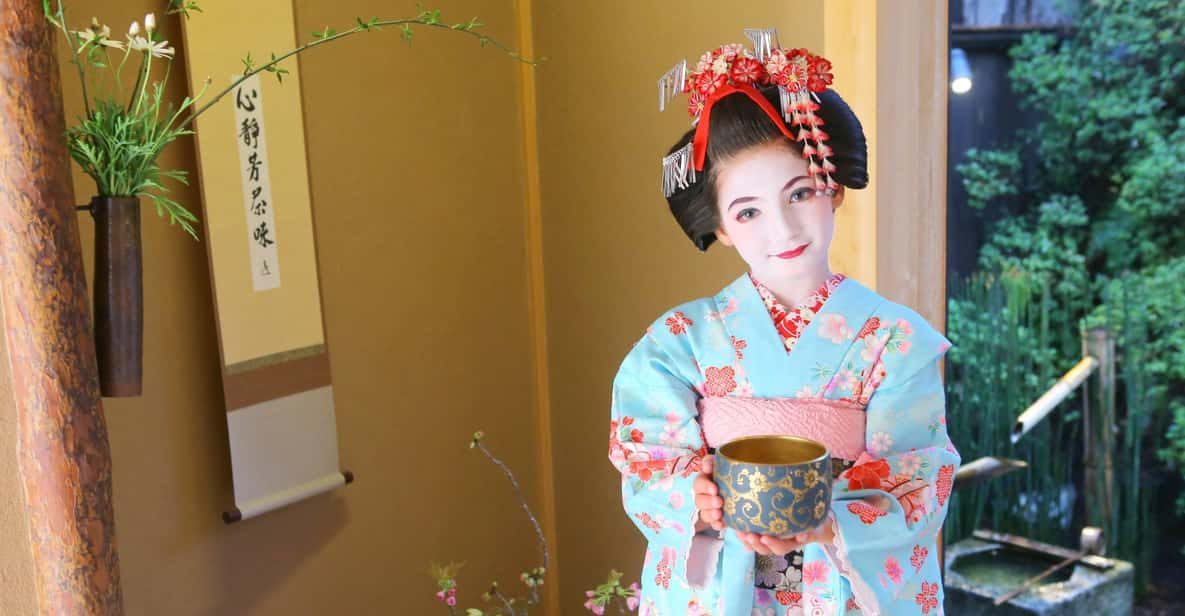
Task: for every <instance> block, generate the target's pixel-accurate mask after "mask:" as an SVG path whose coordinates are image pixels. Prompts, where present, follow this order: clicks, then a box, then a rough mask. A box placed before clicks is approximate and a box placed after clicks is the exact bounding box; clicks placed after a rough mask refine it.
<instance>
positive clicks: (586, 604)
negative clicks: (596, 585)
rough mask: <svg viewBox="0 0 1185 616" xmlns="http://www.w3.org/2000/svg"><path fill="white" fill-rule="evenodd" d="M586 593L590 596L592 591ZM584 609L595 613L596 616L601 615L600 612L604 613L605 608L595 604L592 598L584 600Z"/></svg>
mask: <svg viewBox="0 0 1185 616" xmlns="http://www.w3.org/2000/svg"><path fill="white" fill-rule="evenodd" d="M588 594H589V595H590V596H591V595H592V592H589V593H588ZM584 609H586V610H588V611H590V612H592V613H594V614H596V615H597V616H601V614H604V613H605V608H603V607H601V606H599V605H597V604H596V603H595V602H593V600H592V599H589V600H588V601H585V602H584Z"/></svg>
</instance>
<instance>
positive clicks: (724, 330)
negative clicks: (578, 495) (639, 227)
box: [609, 275, 959, 616]
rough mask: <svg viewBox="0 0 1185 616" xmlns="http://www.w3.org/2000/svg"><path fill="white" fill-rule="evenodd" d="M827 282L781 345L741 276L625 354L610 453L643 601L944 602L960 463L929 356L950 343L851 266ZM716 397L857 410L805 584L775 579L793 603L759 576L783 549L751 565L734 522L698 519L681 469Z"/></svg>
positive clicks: (764, 609) (764, 611)
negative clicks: (794, 591)
mask: <svg viewBox="0 0 1185 616" xmlns="http://www.w3.org/2000/svg"><path fill="white" fill-rule="evenodd" d="M828 282H829V283H831V282H832V281H828ZM824 288H825V289H826V291H827V295H826V296H824V297H822V298H821V301H818V302H813V303H812V304H811V305H810V306H809V308H810V311H811V313H812V314H811V315H809V316H810V318H803V317H805V316H807V315H805V314H803V313H801V312H800V313H799V314H798V315H797V317H798V320H797V321H796V322H795V324H796V325H797V326H798V331H797V335H798V337H797V339H796V340H795V341H794V342H793V343H792V344H790V345H787V344H786V340H785V338H784V337H783V336H782V335H781V332H780V330H779V326H778V325H776V324H775V320H776V318H777V317H776V316H775V315H773V314H771V310H770V309H769V308H768V307H767V305H766V303H765V302H764V300H763V298H762V294H761V292H760V291H759V290H758V287H757V286H756V285H755V284H754V281H753V280H752V279H751V278H750V277H749V276H748V275H744V276H742V277H740V278H739V279H737V280H736V281H735V282H733V283H732V284H731V285H729V286H728V287H727V288H725V289H724V290H722V291H721V292H720V293H719V294H717V295H716V296H715V297H712V298H705V299H701V300H696V301H693V302H689V303H687V304H684V305H682V306H679V307H677V308H675V309H674V310H672V311H670V312H668V313H666V314H664V315H662V316H660V317H659V318H658V319H657V320H656V321H655V322H654V323H653V325H652V326H651V327H650V328H649V329H648V330H647V333H646V334H645V335H644V336H643V337H642V338H641V339H640V340H639V341H638V342H637V343H636V344H635V345H634V347H633V349H631V351H630V352H629V354H628V355H627V356H626V358H625V360H624V361H623V362H622V365H621V368H620V369H619V371H618V374H617V376H616V378H615V380H614V387H613V400H612V417H611V421H610V435H609V458H610V460H611V462H612V463H613V465H614V466H615V468H616V469H617V470H618V471H619V472H620V473H621V477H622V498H623V503H624V505H625V510H626V513H627V515H628V516H629V519H630V520H631V521H633V522H634V523H635V525H636V526H637V528H638V530H639V531H640V532H641V533H642V534H643V536H644V538H645V539H646V541H647V550H646V555H645V556H646V558H645V559H644V561H643V570H642V576H641V581H642V597H641V604H640V605H641V611H642V613H645V614H649V615H652V616H658V615H664V616H665V615H676V614H677V615H679V616H683V615H685V614H712V615H713V616H750V615H752V614H758V615H761V616H769V615H774V616H783V615H784V614H793V615H797V614H820V615H832V614H843V615H845V616H850V615H854V614H894V615H895V614H925V615H927V616H928V615H929V614H939V613H941V610H942V588H941V580H940V578H939V563H937V562H936V561H937V559H936V557H935V555H936V553H937V550H936V548H935V545H934V541H935V535H936V533H937V530H938V528H939V526H940V525H941V523H942V520H943V518H944V517H945V515H946V506H947V503H948V501H949V495H950V488H951V482H952V480H953V474H954V472H955V470H957V468H958V464H959V457H958V454H957V452H956V451H955V449H954V447H953V445H952V444H951V443H950V441H949V439H948V438H947V434H946V426H945V419H944V412H945V402H944V399H945V398H944V395H943V390H942V382H941V379H940V374H939V363H938V362H939V360H940V358H941V357H942V355H943V354H944V353H945V352H946V350H947V348H949V343H948V342H947V341H946V339H945V338H944V337H942V335H941V334H939V333H938V332H937V331H935V330H934V329H933V328H932V327H930V326H929V325H928V324H927V323H926V322H925V320H924V319H922V318H921V317H920V316H919V315H917V313H915V312H913V311H912V310H909V309H908V308H905V307H903V306H900V305H898V304H894V303H892V302H889V301H887V300H885V299H884V298H882V297H880V296H879V295H877V294H876V293H874V292H873V291H871V290H869V289H867V288H866V287H864V286H863V285H860V284H859V283H858V282H856V281H854V280H852V279H850V278H849V279H839V280H838V281H835V282H834V283H833V284H828V285H824ZM800 308H801V307H800ZM786 312H787V314H788V315H789V314H790V312H791V311H786ZM790 318H794V317H790ZM787 346H789V347H790V348H789V350H788V349H787ZM718 396H730V397H736V398H751V399H757V400H761V399H779V400H789V399H794V398H810V399H822V400H827V401H833V402H837V403H840V402H842V403H844V404H849V405H856V406H857V407H858V408H861V409H863V412H864V417H865V420H864V425H865V428H864V434H863V435H859V436H857V437H856V438H859V439H861V440H862V441H863V443H864V444H865V445H864V449H865V451H864V453H862V454H860V455H859V458H858V459H857V460H855V464H854V465H853V466H852V467H851V468H848V469H846V470H844V471H843V472H842V474H841V475H840V476H839V477H838V478H837V479H836V481H835V484H834V486H833V502H832V507H831V513H830V516H831V517H830V519H829V522H828V523H830V524H833V529H834V531H835V534H836V539H835V541H834V543H833V544H828V545H820V544H810V545H808V546H806V547H805V549H804V551H803V552H802V563H801V580H800V582H801V586H800V588H801V596H791V595H788V594H783V595H782V597H780V598H781V599H793V600H791V601H789V602H788V604H787V605H783V604H782V601H779V597H778V596H777V593H776V592H775V593H774V595H775V596H773V597H769V596H768V595H762V594H761V593H760V591H761V590H763V589H762V588H758V586H760V585H761V584H762V583H763V582H764V583H766V584H768V583H769V582H770V581H771V578H776V570H777V569H778V568H779V564H778V563H777V562H773V563H760V564H759V563H758V561H757V559H756V558H755V557H754V554H753V553H752V552H749V551H747V550H745V549H744V546H743V545H742V544H741V543H740V541H739V539H737V538H736V535H735V533H734V532H732V531H730V530H726V531H724V532H723V533H713V532H705V533H696V531H695V521H696V520H697V518H698V511H696V509H695V506H694V501H693V499H692V493H691V482H692V480H693V479H694V477H695V475H696V474H697V473H699V471H700V468H701V464H702V461H703V458H704V456H706V455H708V446H707V445H708V444H707V440H706V438H705V434H704V430H703V428H702V426H701V424H700V421H699V420H700V417H699V411H698V406H697V403H698V402H699V401H701V400H703V399H705V398H707V397H718ZM849 436H852V435H849ZM792 559H793V557H791V559H788V561H787V563H786V564H787V565H788V566H789V565H792V564H793V562H792ZM788 568H791V567H788ZM784 572H785V570H783V573H784ZM774 581H777V580H776V579H775V580H774Z"/></svg>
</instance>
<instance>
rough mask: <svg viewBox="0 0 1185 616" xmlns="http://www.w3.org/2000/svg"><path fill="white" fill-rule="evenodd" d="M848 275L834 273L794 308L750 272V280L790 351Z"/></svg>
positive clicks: (787, 349) (787, 350)
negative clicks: (783, 301) (787, 307)
mask: <svg viewBox="0 0 1185 616" xmlns="http://www.w3.org/2000/svg"><path fill="white" fill-rule="evenodd" d="M845 278H846V276H844V275H843V274H832V275H831V277H830V278H828V279H827V280H826V281H825V282H823V284H822V285H820V286H819V288H818V289H815V291H814V292H813V293H811V294H810V295H809V296H807V299H806V301H805V302H803V303H801V304H799V305H798V306H796V307H795V308H794V309H793V310H787V309H786V307H785V306H783V305H782V303H781V302H779V301H778V298H776V297H774V294H773V292H772V291H770V290H769V289H768V288H766V286H765V285H763V284H761V282H760V281H759V280H757V279H756V278H754V277H753V274H749V280H750V281H752V282H753V286H754V287H756V288H757V294H758V295H760V296H761V301H762V303H764V304H765V308H766V310H768V311H769V316H770V318H772V319H773V321H774V327H775V328H776V329H777V330H778V334H779V335H781V336H782V343H783V345H785V347H786V352H787V353H789V352H790V351H791V350H793V349H794V345H795V344H796V343H797V342H798V339H799V337H801V336H802V332H803V331H805V330H806V327H807V325H810V323H811V321H812V320H813V319H814V318H815V315H816V314H818V313H819V311H820V310H822V309H823V304H824V303H826V302H827V298H829V297H831V294H832V293H833V292H835V288H836V287H838V286H839V283H841V282H843V281H844V279H845Z"/></svg>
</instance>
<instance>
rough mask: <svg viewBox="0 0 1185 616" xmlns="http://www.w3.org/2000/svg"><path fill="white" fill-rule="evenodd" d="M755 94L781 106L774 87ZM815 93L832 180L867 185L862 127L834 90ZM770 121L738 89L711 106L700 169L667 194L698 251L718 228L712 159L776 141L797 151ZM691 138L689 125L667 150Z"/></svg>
mask: <svg viewBox="0 0 1185 616" xmlns="http://www.w3.org/2000/svg"><path fill="white" fill-rule="evenodd" d="M761 94H762V96H764V97H765V98H766V99H767V100H769V102H770V103H771V104H772V105H773V107H774V109H778V110H780V109H781V95H780V94H779V93H778V88H777V86H770V87H767V88H764V89H762V91H761ZM818 97H819V110H818V111H816V112H815V114H816V115H817V116H819V118H820V119H821V120H823V130H824V131H826V133H827V135H828V139H827V142H826V143H827V145H829V146H831V149H832V155H831V162H832V163H834V164H835V172H834V173H832V174H831V177H832V179H834V180H835V181H836V182H838V183H839V184H841V185H843V186H846V187H848V188H854V189H860V188H864V187H865V186H868V144H867V142H866V141H865V139H864V127H863V126H861V125H860V120H859V119H858V118H857V117H856V114H855V113H853V112H852V108H851V107H849V106H848V104H847V103H846V102H844V100H843V99H842V98H840V96H839V94H837V93H836V92H835V90H831V89H827V90H824V91H823V92H821V93H819V94H818ZM773 122H774V121H773V119H772V118H770V117H769V116H768V115H766V113H765V112H764V111H762V110H761V108H760V107H759V106H757V103H755V102H753V100H752V99H750V98H749V97H748V96H745V95H744V94H742V93H739V92H737V93H733V94H729V95H727V96H725V97H723V98H721V99H720V100H718V101H716V103H715V105H713V107H712V117H711V126H710V127H709V130H708V152H707V155H706V156H705V157H704V168H703V170H702V171H697V172H696V181H695V182H693V183H691V185H690V186H688V187H687V188H684V189H682V190H679V191H676V192H675V193H674V194H672V195H671V196H669V197H667V205H669V206H670V208H671V214H673V215H674V216H675V221H676V222H678V223H679V226H680V227H682V228H683V232H684V233H686V234H687V237H688V238H690V239H691V241H692V242H693V243H694V244H695V245H696V247H697V248H699V249H700V250H707V249H708V246H710V245H711V244H712V242H714V241H716V229H718V228H719V227H720V220H719V213H718V211H717V209H716V173H715V172H714V171H713V163H714V162H718V161H724V160H728V159H729V158H732V157H734V156H736V155H738V154H740V153H741V152H743V151H745V150H747V149H749V148H752V147H758V146H763V145H766V144H769V143H774V142H778V141H782V142H785V143H786V144H788V145H790V146H791V147H793V148H794V149H795V150H796V151H798V152H800V153H801V152H802V143H801V142H798V141H794V140H792V139H789V138H788V137H786V135H785V134H784V133H782V130H781V128H779V127H778V126H776V125H775V124H774V123H773ZM694 139H695V129H694V128H692V129H691V130H689V131H687V133H686V134H684V135H683V137H682V138H680V139H679V141H678V143H676V144H675V145H674V147H672V148H671V150H670V152H668V153H673V152H676V151H678V150H679V149H680V148H682V147H684V146H686V145H687V144H688V143H689V142H691V141H692V140H694Z"/></svg>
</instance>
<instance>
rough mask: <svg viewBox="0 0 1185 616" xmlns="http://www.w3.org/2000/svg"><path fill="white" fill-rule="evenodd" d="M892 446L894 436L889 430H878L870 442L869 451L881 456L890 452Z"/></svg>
mask: <svg viewBox="0 0 1185 616" xmlns="http://www.w3.org/2000/svg"><path fill="white" fill-rule="evenodd" d="M892 446H893V437H892V436H890V435H889V433H888V432H877V433H876V434H873V435H872V440H871V441H869V443H868V451H871V452H872V453H873V454H875V455H878V456H879V455H883V454H884V453H886V452H888V451H889V448H890V447H892Z"/></svg>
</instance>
